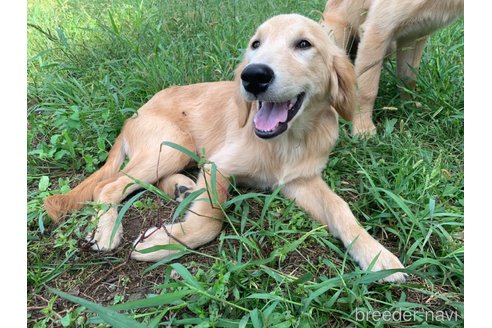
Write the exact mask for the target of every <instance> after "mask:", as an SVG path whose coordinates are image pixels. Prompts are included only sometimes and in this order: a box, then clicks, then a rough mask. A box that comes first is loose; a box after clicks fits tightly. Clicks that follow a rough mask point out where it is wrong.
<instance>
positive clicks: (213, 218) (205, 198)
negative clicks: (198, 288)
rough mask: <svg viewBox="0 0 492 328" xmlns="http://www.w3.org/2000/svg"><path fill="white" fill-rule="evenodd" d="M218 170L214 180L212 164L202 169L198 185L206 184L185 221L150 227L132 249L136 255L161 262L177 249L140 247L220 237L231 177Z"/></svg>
mask: <svg viewBox="0 0 492 328" xmlns="http://www.w3.org/2000/svg"><path fill="white" fill-rule="evenodd" d="M216 173H217V174H216V179H215V180H216V181H215V183H214V182H213V181H212V177H211V174H212V173H211V166H210V165H205V167H204V169H203V170H202V171H201V172H200V177H199V178H198V181H197V186H196V190H200V189H202V188H204V189H205V191H204V192H203V193H201V195H199V196H198V197H197V198H195V200H194V202H193V204H192V205H191V207H190V209H189V210H188V212H187V213H186V216H185V219H184V222H181V223H175V224H168V225H166V226H165V227H161V228H157V227H153V228H150V229H148V230H147V231H146V232H145V233H144V236H140V237H139V238H137V240H136V241H135V243H136V245H135V251H134V252H133V253H132V258H134V259H136V260H139V261H148V262H157V261H160V260H162V259H163V258H165V257H167V256H169V255H171V254H173V253H176V252H175V251H168V250H159V251H155V252H151V253H142V252H140V251H141V250H144V249H147V248H150V247H153V246H158V245H167V244H183V245H186V247H189V248H191V249H194V248H197V247H199V246H202V245H204V244H206V243H208V242H210V241H212V240H213V239H214V238H215V237H217V235H218V234H219V232H220V230H221V228H222V219H223V217H224V213H223V212H222V209H221V208H220V206H219V204H220V203H223V202H224V201H225V200H226V199H227V196H228V191H227V189H228V187H229V178H228V176H225V175H223V174H222V173H221V172H219V171H218V170H217V172H216ZM214 186H215V188H214ZM214 190H215V191H214Z"/></svg>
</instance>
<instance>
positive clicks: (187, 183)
mask: <svg viewBox="0 0 492 328" xmlns="http://www.w3.org/2000/svg"><path fill="white" fill-rule="evenodd" d="M157 186H158V187H159V189H161V190H162V191H164V192H165V193H166V194H168V195H169V196H170V197H172V198H174V200H177V201H178V202H181V201H183V199H185V198H186V197H187V196H188V195H189V194H190V193H191V192H192V191H194V190H195V189H196V184H195V182H194V181H193V180H191V179H190V178H188V177H187V176H185V175H183V174H173V175H171V176H169V177H164V178H162V179H161V180H160V181H159V183H158V184H157Z"/></svg>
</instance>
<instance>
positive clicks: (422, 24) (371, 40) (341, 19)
mask: <svg viewBox="0 0 492 328" xmlns="http://www.w3.org/2000/svg"><path fill="white" fill-rule="evenodd" d="M463 3H464V0H438V1H435V0H329V1H328V2H327V3H326V7H325V11H324V13H323V21H324V22H323V24H324V25H326V26H327V27H328V28H329V29H330V30H332V32H333V36H334V38H335V41H336V43H337V44H338V45H339V46H341V47H343V48H345V49H346V50H347V51H350V48H351V47H352V46H354V43H357V42H358V41H359V43H358V49H357V54H356V60H355V71H356V75H357V83H358V87H359V110H358V111H357V112H356V115H354V120H353V133H354V134H357V133H364V134H372V133H375V131H376V130H375V129H376V127H375V126H374V123H373V122H372V111H373V107H374V101H375V99H376V96H377V93H378V87H379V77H380V73H381V67H382V62H383V59H384V57H385V55H386V54H387V53H388V52H392V50H393V49H394V48H396V63H397V76H398V78H399V79H401V80H403V81H404V82H405V83H406V84H407V86H408V87H409V88H410V89H412V88H414V87H415V80H416V76H415V74H416V71H417V70H418V68H419V65H420V59H421V56H422V52H423V50H424V47H425V43H426V41H427V39H428V36H429V35H430V34H431V33H432V32H434V31H435V30H437V29H439V28H441V27H444V26H446V25H448V24H450V23H451V22H452V21H454V20H455V19H457V18H458V17H461V16H462V15H463V6H464V5H463Z"/></svg>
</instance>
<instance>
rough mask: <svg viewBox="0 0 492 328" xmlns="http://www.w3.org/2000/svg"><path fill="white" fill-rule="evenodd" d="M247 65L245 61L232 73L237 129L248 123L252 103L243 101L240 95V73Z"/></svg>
mask: <svg viewBox="0 0 492 328" xmlns="http://www.w3.org/2000/svg"><path fill="white" fill-rule="evenodd" d="M246 65H247V63H246V61H243V62H242V63H241V64H239V65H238V66H237V67H236V69H235V71H234V82H235V83H236V93H235V95H234V102H235V104H236V107H237V110H238V115H237V117H238V124H239V127H241V128H242V127H244V126H245V125H246V123H248V118H249V114H250V112H251V108H252V106H253V103H252V102H248V101H246V100H244V98H243V96H242V95H241V72H242V71H243V69H244V67H245V66H246Z"/></svg>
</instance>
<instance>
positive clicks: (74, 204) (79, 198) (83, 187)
mask: <svg viewBox="0 0 492 328" xmlns="http://www.w3.org/2000/svg"><path fill="white" fill-rule="evenodd" d="M124 159H125V152H124V149H123V137H121V136H119V137H118V138H117V139H116V141H115V143H114V145H113V147H112V148H111V150H110V151H109V154H108V159H107V161H106V163H105V164H104V165H103V166H102V167H101V168H100V169H99V170H97V171H96V172H94V173H92V174H91V175H90V176H89V177H88V178H87V179H85V180H84V181H82V182H81V183H80V184H79V185H78V186H77V187H75V188H74V189H72V190H71V191H69V192H68V193H66V194H64V195H52V196H49V197H47V198H46V199H45V200H44V209H45V210H46V213H47V214H48V216H49V217H50V218H51V219H52V220H53V221H54V222H55V223H58V222H59V221H60V219H61V218H62V216H63V215H64V214H66V213H68V212H70V211H72V210H78V209H80V208H81V207H82V206H83V205H84V202H87V201H91V200H92V199H93V193H94V189H95V188H96V186H97V184H98V183H99V182H100V181H102V180H104V179H108V178H111V177H112V176H114V175H115V174H116V173H117V172H118V171H119V169H120V166H121V164H122V163H123V161H124Z"/></svg>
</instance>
